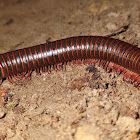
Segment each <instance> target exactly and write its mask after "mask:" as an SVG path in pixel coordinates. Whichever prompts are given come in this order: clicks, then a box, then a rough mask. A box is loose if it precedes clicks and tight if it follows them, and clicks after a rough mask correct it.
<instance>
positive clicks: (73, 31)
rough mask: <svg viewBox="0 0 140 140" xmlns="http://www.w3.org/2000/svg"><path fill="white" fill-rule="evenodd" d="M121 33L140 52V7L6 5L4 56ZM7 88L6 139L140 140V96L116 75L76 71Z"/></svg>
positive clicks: (1, 113)
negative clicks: (60, 41) (73, 38)
mask: <svg viewBox="0 0 140 140" xmlns="http://www.w3.org/2000/svg"><path fill="white" fill-rule="evenodd" d="M122 27H127V28H126V29H125V31H124V32H122V33H120V34H116V35H115V36H113V37H114V38H117V39H120V40H123V41H126V42H129V43H132V44H134V45H137V46H138V47H140V0H133V1H132V0H123V1H122V0H88V1H87V0H41V1H39V0H30V1H29V0H0V53H4V52H7V51H11V50H16V49H19V48H24V47H28V46H33V45H37V44H40V43H45V42H46V40H48V39H49V38H50V40H51V41H53V40H57V39H62V38H66V37H70V36H80V35H108V34H111V33H113V32H114V31H115V30H119V29H120V28H122ZM89 71H90V72H89ZM0 88H1V90H0V94H1V97H0V140H140V90H138V89H137V88H135V87H133V85H130V84H128V83H126V82H124V81H123V80H122V76H121V75H118V74H116V73H113V72H112V73H107V72H106V71H105V70H103V69H102V68H99V67H97V66H95V67H94V66H88V65H87V66H86V65H72V66H67V68H66V71H58V72H55V71H52V73H51V74H48V73H42V74H41V75H39V74H36V73H35V72H33V73H32V75H31V78H27V79H24V80H22V81H20V82H16V83H15V84H10V83H9V81H8V80H5V81H3V83H2V85H1V87H0ZM2 89H3V90H2Z"/></svg>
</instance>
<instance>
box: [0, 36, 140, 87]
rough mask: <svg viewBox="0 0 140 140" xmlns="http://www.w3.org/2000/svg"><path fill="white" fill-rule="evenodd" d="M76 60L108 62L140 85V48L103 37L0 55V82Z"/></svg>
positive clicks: (62, 41) (84, 38) (58, 41)
mask: <svg viewBox="0 0 140 140" xmlns="http://www.w3.org/2000/svg"><path fill="white" fill-rule="evenodd" d="M78 59H97V60H101V61H104V64H105V62H111V65H110V64H109V63H108V66H106V67H114V68H115V69H119V70H120V71H123V74H124V75H126V78H129V79H132V81H133V82H132V83H136V85H137V86H139V84H140V48H137V47H136V46H133V45H131V44H129V43H126V42H123V41H120V40H116V39H113V38H108V37H102V36H80V37H71V38H66V39H62V40H57V41H53V42H49V43H45V44H40V45H36V46H33V47H29V48H24V49H19V50H15V51H11V52H7V53H4V54H0V79H3V78H6V77H8V78H9V77H10V78H12V77H16V76H18V75H21V74H22V73H27V72H30V71H32V70H35V69H39V68H46V69H47V68H49V66H52V65H57V64H59V63H65V62H67V61H73V60H78ZM119 67H120V68H119Z"/></svg>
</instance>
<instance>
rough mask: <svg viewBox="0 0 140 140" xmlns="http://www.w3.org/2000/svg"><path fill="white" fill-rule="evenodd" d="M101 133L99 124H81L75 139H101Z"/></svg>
mask: <svg viewBox="0 0 140 140" xmlns="http://www.w3.org/2000/svg"><path fill="white" fill-rule="evenodd" d="M100 134H101V131H100V129H99V128H98V127H97V126H88V125H86V126H80V127H78V129H77V132H76V133H75V140H100V137H99V135H100Z"/></svg>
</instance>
